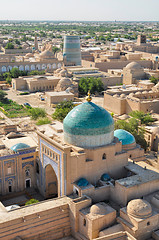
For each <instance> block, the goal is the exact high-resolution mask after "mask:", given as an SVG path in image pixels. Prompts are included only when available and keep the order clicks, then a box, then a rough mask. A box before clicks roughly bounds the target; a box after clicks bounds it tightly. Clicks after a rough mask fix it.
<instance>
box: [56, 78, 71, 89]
mask: <svg viewBox="0 0 159 240" xmlns="http://www.w3.org/2000/svg"><path fill="white" fill-rule="evenodd" d="M71 85H72V82H71V80H70V79H69V78H65V77H64V78H61V80H60V81H59V82H58V84H57V87H56V88H57V90H60V91H65V90H66V89H67V88H68V87H70V86H71Z"/></svg>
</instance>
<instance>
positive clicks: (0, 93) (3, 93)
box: [0, 90, 7, 102]
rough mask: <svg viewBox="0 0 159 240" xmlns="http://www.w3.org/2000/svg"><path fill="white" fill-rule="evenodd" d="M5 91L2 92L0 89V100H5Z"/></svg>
mask: <svg viewBox="0 0 159 240" xmlns="http://www.w3.org/2000/svg"><path fill="white" fill-rule="evenodd" d="M6 95H7V93H6V92H4V91H3V90H0V102H4V101H5V100H6V97H5V96H6Z"/></svg>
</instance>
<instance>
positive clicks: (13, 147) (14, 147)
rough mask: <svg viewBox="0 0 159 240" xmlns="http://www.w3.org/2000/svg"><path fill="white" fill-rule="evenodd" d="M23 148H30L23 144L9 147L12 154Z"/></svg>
mask: <svg viewBox="0 0 159 240" xmlns="http://www.w3.org/2000/svg"><path fill="white" fill-rule="evenodd" d="M25 148H30V146H29V145H27V144H25V143H17V144H15V145H13V146H12V147H11V149H12V150H13V151H14V152H18V150H21V149H25Z"/></svg>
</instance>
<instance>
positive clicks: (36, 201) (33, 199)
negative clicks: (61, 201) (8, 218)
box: [25, 198, 39, 206]
mask: <svg viewBox="0 0 159 240" xmlns="http://www.w3.org/2000/svg"><path fill="white" fill-rule="evenodd" d="M38 202H39V201H38V200H37V199H35V198H32V199H30V200H29V201H27V202H26V203H25V206H27V205H31V204H34V203H38Z"/></svg>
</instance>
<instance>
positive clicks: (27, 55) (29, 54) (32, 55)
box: [25, 53, 34, 58]
mask: <svg viewBox="0 0 159 240" xmlns="http://www.w3.org/2000/svg"><path fill="white" fill-rule="evenodd" d="M25 57H26V58H30V57H34V54H32V53H27V54H26V55H25Z"/></svg>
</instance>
